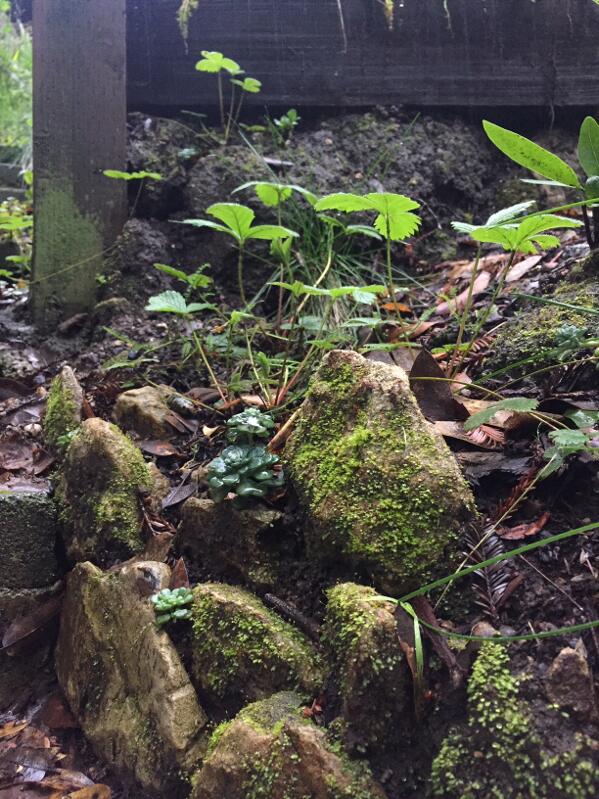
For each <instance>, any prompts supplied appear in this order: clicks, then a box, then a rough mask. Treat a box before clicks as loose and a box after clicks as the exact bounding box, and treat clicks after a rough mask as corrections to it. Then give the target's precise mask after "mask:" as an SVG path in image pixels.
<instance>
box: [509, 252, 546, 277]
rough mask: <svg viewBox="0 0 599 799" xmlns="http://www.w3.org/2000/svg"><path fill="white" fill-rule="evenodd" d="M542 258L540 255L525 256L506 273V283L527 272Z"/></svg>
mask: <svg viewBox="0 0 599 799" xmlns="http://www.w3.org/2000/svg"><path fill="white" fill-rule="evenodd" d="M542 260H543V256H542V255H531V256H529V257H528V258H525V259H524V260H523V261H520V262H519V263H517V264H515V265H514V266H512V268H511V269H510V271H509V272H508V273H507V277H506V278H505V282H506V283H514V282H515V281H516V280H520V278H521V277H523V276H524V275H525V274H526V273H527V272H529V271H530V270H531V269H532V268H533V266H536V265H537V264H538V263H539V261H542Z"/></svg>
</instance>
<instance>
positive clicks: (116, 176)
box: [102, 169, 162, 180]
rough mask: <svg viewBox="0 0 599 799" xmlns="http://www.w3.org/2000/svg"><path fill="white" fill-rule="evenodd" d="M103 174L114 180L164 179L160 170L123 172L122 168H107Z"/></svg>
mask: <svg viewBox="0 0 599 799" xmlns="http://www.w3.org/2000/svg"><path fill="white" fill-rule="evenodd" d="M102 174H103V175H104V176H105V177H107V178H112V179H113V180H145V179H146V178H149V179H150V180H162V175H160V174H159V173H158V172H146V171H145V170H142V171H141V172H122V171H121V170H120V169H105V170H103V172H102Z"/></svg>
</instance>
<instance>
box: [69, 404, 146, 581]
mask: <svg viewBox="0 0 599 799" xmlns="http://www.w3.org/2000/svg"><path fill="white" fill-rule="evenodd" d="M151 487H152V478H151V475H150V472H149V470H148V467H147V465H146V463H145V461H144V459H143V455H142V454H141V452H140V451H139V449H137V447H136V446H135V445H134V444H133V442H132V441H130V439H128V438H127V436H125V435H124V434H123V433H122V432H121V431H120V430H119V429H118V427H116V426H115V425H113V424H110V423H109V422H105V421H104V420H102V419H97V418H93V419H88V420H87V421H85V422H83V424H82V425H81V427H80V428H79V430H78V431H77V433H76V434H75V436H74V438H73V439H72V441H71V443H70V444H69V448H68V450H67V452H66V455H65V459H64V463H63V467H62V474H61V477H60V480H59V485H58V490H57V498H58V501H59V505H60V513H61V519H62V528H63V539H64V544H65V549H66V552H67V555H68V557H69V559H70V560H71V561H81V560H90V561H92V562H93V563H95V564H97V565H101V566H104V565H107V564H110V563H112V562H114V560H116V559H125V558H128V557H130V556H131V555H133V554H135V553H139V552H141V551H142V550H143V540H142V537H141V521H142V516H141V508H140V501H139V492H140V490H141V491H149V490H150V489H151Z"/></svg>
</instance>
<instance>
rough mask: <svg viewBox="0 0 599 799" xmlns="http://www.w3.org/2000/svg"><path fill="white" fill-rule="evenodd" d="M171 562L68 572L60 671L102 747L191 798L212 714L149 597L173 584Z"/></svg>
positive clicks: (172, 793)
mask: <svg viewBox="0 0 599 799" xmlns="http://www.w3.org/2000/svg"><path fill="white" fill-rule="evenodd" d="M169 580H170V570H169V568H168V566H166V565H165V564H163V563H152V562H138V563H132V564H128V565H126V566H124V567H123V568H122V569H120V570H119V571H117V572H109V573H103V572H101V571H100V569H98V568H96V567H95V566H93V565H92V564H91V563H80V564H78V565H77V566H75V568H74V569H73V571H72V572H71V573H70V574H69V577H68V582H67V592H66V597H65V602H64V606H63V611H62V616H61V625H60V635H59V640H58V645H57V649H56V672H57V675H58V680H59V683H60V686H61V688H62V690H63V692H64V694H65V696H66V698H67V700H68V703H69V706H70V708H71V710H72V711H73V713H74V714H75V716H76V718H77V719H78V721H79V723H80V724H81V728H82V730H83V732H84V733H85V735H86V737H87V738H88V739H89V740H90V742H91V744H92V746H93V748H94V750H95V751H96V753H97V754H98V755H99V756H100V757H101V758H102V759H103V760H104V762H105V763H107V764H108V765H109V766H110V767H111V768H112V769H114V770H115V771H116V772H117V773H118V774H119V775H120V776H121V777H123V778H125V779H128V780H131V779H135V780H137V782H138V783H139V784H140V785H141V786H143V788H145V789H147V790H151V791H153V792H155V793H156V795H161V796H168V797H173V799H175V798H178V797H184V796H187V793H188V790H189V787H188V785H187V784H186V781H185V777H186V775H187V774H188V773H190V772H191V771H192V770H193V769H196V768H197V767H198V763H199V762H200V761H201V757H202V755H203V753H204V751H205V739H204V730H205V727H206V725H207V718H206V715H205V714H204V712H203V711H202V709H201V707H200V706H199V704H198V700H197V697H196V694H195V691H194V689H193V687H192V685H191V683H190V681H189V677H188V676H187V673H186V671H185V669H184V667H183V664H182V663H181V660H180V658H179V655H178V654H177V651H176V649H175V647H174V645H173V643H172V641H171V639H170V638H169V636H168V634H167V633H166V632H163V631H160V630H159V629H158V627H157V626H156V623H155V613H154V609H153V607H152V605H151V603H150V602H149V600H148V595H149V594H151V593H153V592H155V591H159V590H161V589H162V588H166V587H167V586H168V585H169Z"/></svg>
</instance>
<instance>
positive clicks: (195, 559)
mask: <svg viewBox="0 0 599 799" xmlns="http://www.w3.org/2000/svg"><path fill="white" fill-rule="evenodd" d="M282 517H283V514H282V513H280V512H279V511H276V510H271V509H270V508H267V507H264V506H261V505H257V506H255V507H251V508H246V509H243V510H239V509H237V508H235V507H234V506H233V503H231V502H219V503H215V502H213V501H212V500H211V499H198V498H197V497H191V498H190V499H188V500H187V501H186V502H185V504H184V505H183V508H182V509H181V524H180V526H179V529H178V530H177V536H176V538H175V541H174V545H175V547H176V548H177V550H178V551H181V552H183V553H184V554H185V555H186V556H187V557H188V558H189V559H190V560H191V562H192V563H194V564H196V565H202V566H204V568H207V569H209V570H210V573H211V574H215V575H218V576H219V577H224V578H226V577H227V576H232V577H233V578H234V579H238V578H239V577H242V578H243V580H244V581H245V582H246V583H247V584H248V585H249V586H251V587H252V588H253V589H258V590H265V589H266V590H267V589H269V588H272V586H273V585H274V583H275V582H276V579H277V574H278V569H279V558H278V552H277V546H276V542H272V537H273V535H274V536H275V537H277V532H279V533H280V527H281V520H282Z"/></svg>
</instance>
